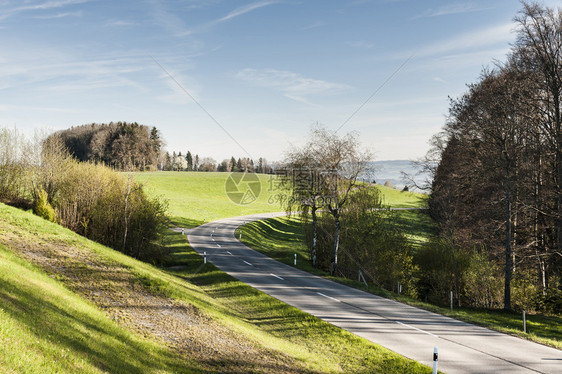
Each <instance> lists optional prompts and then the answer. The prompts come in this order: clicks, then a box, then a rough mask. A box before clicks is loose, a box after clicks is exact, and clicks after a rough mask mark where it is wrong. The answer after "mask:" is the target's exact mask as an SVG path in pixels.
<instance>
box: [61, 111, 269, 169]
mask: <svg viewBox="0 0 562 374" xmlns="http://www.w3.org/2000/svg"><path fill="white" fill-rule="evenodd" d="M51 136H52V137H58V138H60V139H61V140H62V141H63V143H64V146H65V147H66V149H67V150H68V151H69V153H70V154H71V155H72V156H73V157H74V158H76V159H77V160H78V161H92V162H97V163H100V162H101V163H103V164H105V165H107V166H110V167H112V168H114V169H118V170H124V171H134V170H138V171H144V170H173V171H207V172H208V171H222V172H252V173H253V172H255V173H264V174H268V173H271V172H272V170H273V168H272V166H271V165H269V163H268V162H267V160H266V159H265V158H263V157H260V158H259V159H258V160H257V161H256V162H254V160H252V159H250V158H248V157H242V158H238V159H235V158H234V157H231V158H230V159H225V160H223V161H222V162H220V163H217V162H216V161H215V160H214V159H213V158H211V157H199V155H197V154H196V155H193V154H192V153H191V152H190V151H187V152H186V153H185V154H184V155H183V154H182V152H178V153H176V152H175V151H173V152H172V153H171V154H170V152H168V151H165V150H164V140H163V139H162V137H161V134H160V131H159V130H158V129H157V128H156V127H154V126H153V127H148V126H145V125H140V124H138V123H136V122H132V123H128V122H110V123H109V124H104V123H101V124H97V123H92V124H87V125H82V126H73V127H71V128H70V129H66V130H62V131H58V132H56V133H54V134H52V135H51Z"/></svg>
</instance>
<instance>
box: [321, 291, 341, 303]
mask: <svg viewBox="0 0 562 374" xmlns="http://www.w3.org/2000/svg"><path fill="white" fill-rule="evenodd" d="M316 293H317V294H318V295H320V296H324V297H326V298H328V299H330V300H334V301H337V302H338V303H341V301H339V300H338V299H335V298H333V297H331V296H328V295H324V294H323V293H321V292H316Z"/></svg>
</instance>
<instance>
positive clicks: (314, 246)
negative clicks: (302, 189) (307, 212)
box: [312, 206, 318, 268]
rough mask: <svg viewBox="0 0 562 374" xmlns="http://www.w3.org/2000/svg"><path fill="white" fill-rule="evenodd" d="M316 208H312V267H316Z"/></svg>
mask: <svg viewBox="0 0 562 374" xmlns="http://www.w3.org/2000/svg"><path fill="white" fill-rule="evenodd" d="M317 209H318V208H317V207H316V206H313V207H312V267H313V268H315V267H316V242H317V240H318V232H317V228H316V226H317V221H318V217H317V216H316V210H317Z"/></svg>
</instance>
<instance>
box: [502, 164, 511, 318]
mask: <svg viewBox="0 0 562 374" xmlns="http://www.w3.org/2000/svg"><path fill="white" fill-rule="evenodd" d="M506 174H507V178H506V181H505V286H504V299H503V308H504V309H505V310H511V271H512V267H513V263H512V257H511V256H512V249H511V183H510V180H509V178H510V171H509V166H508V167H507V171H506Z"/></svg>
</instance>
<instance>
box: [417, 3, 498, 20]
mask: <svg viewBox="0 0 562 374" xmlns="http://www.w3.org/2000/svg"><path fill="white" fill-rule="evenodd" d="M486 9H490V8H483V7H477V6H476V5H475V4H473V3H456V4H447V5H444V6H441V7H439V8H435V9H434V8H432V9H427V10H426V11H425V12H423V13H421V14H418V15H417V16H414V17H413V18H412V19H418V18H431V17H441V16H448V15H452V14H464V13H472V12H479V11H482V10H486Z"/></svg>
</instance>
